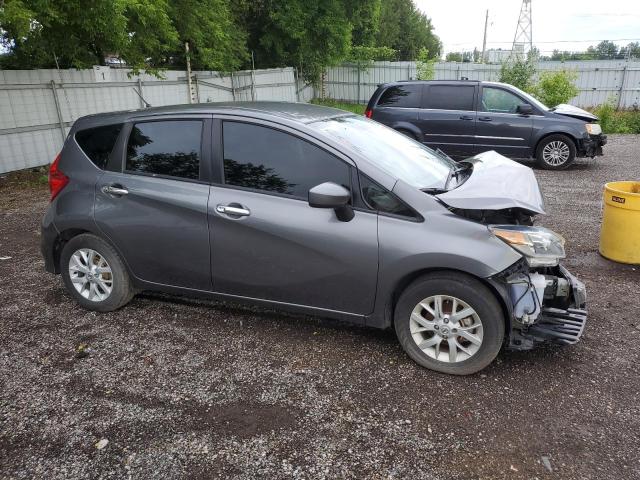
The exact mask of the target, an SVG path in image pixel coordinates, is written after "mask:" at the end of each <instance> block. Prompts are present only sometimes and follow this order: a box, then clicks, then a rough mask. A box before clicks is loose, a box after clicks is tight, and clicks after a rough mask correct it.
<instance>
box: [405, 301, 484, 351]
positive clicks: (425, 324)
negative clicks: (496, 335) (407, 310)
mask: <svg viewBox="0 0 640 480" xmlns="http://www.w3.org/2000/svg"><path fill="white" fill-rule="evenodd" d="M409 328H410V331H411V336H412V338H413V340H414V342H415V343H416V345H417V346H418V348H419V349H420V350H422V352H424V353H425V354H426V355H427V356H429V357H431V358H433V359H435V360H438V361H441V362H446V363H458V362H462V361H464V360H467V359H469V358H471V357H472V356H473V355H475V354H476V353H477V352H478V350H480V347H481V346H482V338H483V328H482V322H481V321H480V317H479V316H478V314H477V313H476V311H475V310H474V309H473V308H472V307H471V306H470V305H469V304H467V303H466V302H464V301H462V300H461V299H459V298H456V297H453V296H449V295H434V296H431V297H428V298H425V299H424V300H422V301H421V302H420V303H418V304H417V305H416V306H415V308H414V309H413V311H412V312H411V318H410V321H409Z"/></svg>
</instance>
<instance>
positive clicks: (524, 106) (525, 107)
mask: <svg viewBox="0 0 640 480" xmlns="http://www.w3.org/2000/svg"><path fill="white" fill-rule="evenodd" d="M516 112H517V113H519V114H520V115H531V114H532V113H533V107H532V106H531V105H529V104H528V103H521V104H520V105H518V107H517V108H516Z"/></svg>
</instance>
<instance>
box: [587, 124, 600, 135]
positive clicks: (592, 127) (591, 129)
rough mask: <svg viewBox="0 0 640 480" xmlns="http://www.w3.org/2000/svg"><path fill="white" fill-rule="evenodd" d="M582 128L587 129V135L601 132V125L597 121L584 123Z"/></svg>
mask: <svg viewBox="0 0 640 480" xmlns="http://www.w3.org/2000/svg"><path fill="white" fill-rule="evenodd" d="M584 128H586V129H587V133H588V134H589V135H600V134H601V133H602V127H601V126H600V124H599V123H585V124H584Z"/></svg>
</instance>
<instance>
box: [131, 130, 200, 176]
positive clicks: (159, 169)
mask: <svg viewBox="0 0 640 480" xmlns="http://www.w3.org/2000/svg"><path fill="white" fill-rule="evenodd" d="M201 138H202V122H201V121H200V120H197V121H195V120H166V121H164V120H163V121H154V122H144V123H136V124H134V125H133V128H132V129H131V134H130V135H129V141H128V143H127V163H126V170H127V171H129V172H135V173H144V174H150V175H163V176H169V177H178V178H187V179H191V180H197V179H198V178H199V176H200V175H199V174H200V148H201V147H200V145H201Z"/></svg>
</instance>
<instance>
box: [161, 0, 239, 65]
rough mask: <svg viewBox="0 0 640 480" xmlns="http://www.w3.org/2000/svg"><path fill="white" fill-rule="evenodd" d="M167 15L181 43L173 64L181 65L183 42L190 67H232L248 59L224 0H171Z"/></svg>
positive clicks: (182, 63) (182, 61) (183, 63)
mask: <svg viewBox="0 0 640 480" xmlns="http://www.w3.org/2000/svg"><path fill="white" fill-rule="evenodd" d="M169 14H170V17H171V18H172V20H173V25H174V27H175V29H176V30H177V33H178V36H179V38H180V43H181V45H180V49H179V51H178V52H177V53H176V55H175V57H174V58H176V59H177V60H176V61H174V62H172V63H173V64H174V65H178V66H181V67H182V66H184V65H185V61H184V48H183V45H184V43H185V42H188V43H189V47H190V51H191V66H192V68H194V69H200V70H236V69H238V68H239V67H240V66H241V65H242V64H243V63H244V62H246V61H247V60H248V59H249V54H248V52H247V48H246V38H245V34H244V32H243V31H242V30H239V29H238V28H236V25H235V23H234V19H233V17H232V15H231V11H230V9H229V5H228V3H227V0H171V2H170V5H169Z"/></svg>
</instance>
